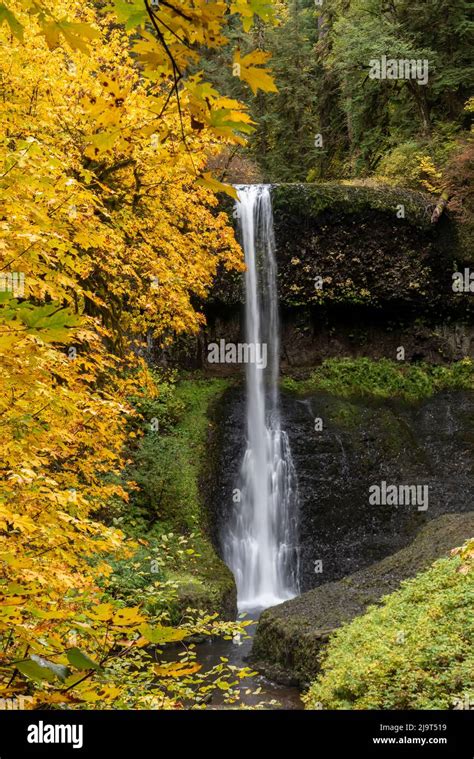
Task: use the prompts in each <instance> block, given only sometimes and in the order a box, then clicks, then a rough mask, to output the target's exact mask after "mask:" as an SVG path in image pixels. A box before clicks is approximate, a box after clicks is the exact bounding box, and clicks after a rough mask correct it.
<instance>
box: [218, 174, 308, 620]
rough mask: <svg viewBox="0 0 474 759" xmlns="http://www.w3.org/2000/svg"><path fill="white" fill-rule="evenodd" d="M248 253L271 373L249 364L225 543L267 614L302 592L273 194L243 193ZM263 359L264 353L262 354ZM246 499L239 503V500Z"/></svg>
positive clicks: (250, 286)
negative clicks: (285, 425) (285, 412)
mask: <svg viewBox="0 0 474 759" xmlns="http://www.w3.org/2000/svg"><path fill="white" fill-rule="evenodd" d="M237 192H238V197H239V200H238V202H237V204H236V215H237V218H238V220H239V227H240V233H241V239H242V247H243V249H244V253H245V262H246V265H247V271H246V274H245V294H246V298H245V342H246V344H247V345H250V346H255V347H256V346H259V348H260V349H262V352H263V349H266V354H265V353H263V355H266V356H267V361H266V366H265V367H264V366H263V364H262V363H261V364H260V366H259V365H258V362H255V361H254V362H248V363H247V364H246V404H247V408H246V413H247V447H246V451H245V454H244V457H243V461H242V465H241V471H240V481H239V483H238V484H239V487H238V489H237V491H236V492H237V496H238V497H237V502H236V503H234V504H233V507H234V508H233V512H232V517H231V519H230V523H229V525H228V527H227V533H226V536H225V538H224V546H223V549H224V559H225V561H226V563H227V565H228V566H229V567H230V569H231V570H232V572H233V574H234V577H235V581H236V585H237V596H238V605H239V609H256V608H266V607H268V606H273V605H275V604H277V603H281V601H284V600H286V599H288V598H292V597H293V596H295V595H296V594H297V592H298V551H297V546H296V528H297V510H298V488H297V479H296V473H295V468H294V465H293V461H292V458H291V451H290V445H289V441H288V436H287V434H286V432H285V431H284V430H283V429H282V427H281V420H280V397H279V389H278V377H279V356H280V330H279V319H278V293H277V283H276V274H277V269H276V260H275V238H274V231H273V215H272V203H271V193H270V187H268V186H266V185H249V186H239V187H237ZM256 352H257V351H256ZM239 496H240V500H239Z"/></svg>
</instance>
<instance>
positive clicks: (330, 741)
mask: <svg viewBox="0 0 474 759" xmlns="http://www.w3.org/2000/svg"><path fill="white" fill-rule="evenodd" d="M473 727H474V720H473V713H472V712H469V711H461V710H460V711H423V712H402V711H399V712H393V711H357V712H355V711H350V712H349V711H348V712H340V711H339V712H329V711H312V712H311V711H306V712H302V711H254V712H250V711H175V712H164V711H150V712H144V711H137V712H131V711H127V712H123V711H101V712H99V711H10V712H9V711H2V712H0V759H23V757H30V756H47V757H66V756H77V757H82V756H97V755H98V753H99V752H100V753H102V752H103V751H107V752H113V756H114V757H130V756H133V757H135V756H138V755H140V754H142V753H143V754H144V753H147V752H149V751H150V750H151V749H153V748H154V749H156V752H157V753H158V754H162V753H163V752H166V753H170V751H169V749H170V748H171V747H172V746H174V747H175V749H176V750H178V751H179V753H180V755H182V752H183V751H189V752H193V751H195V750H196V748H200V749H201V750H203V751H206V750H211V751H212V752H213V753H214V752H215V751H216V749H217V750H218V751H222V753H223V755H225V754H226V753H228V750H229V749H230V748H231V749H233V750H237V751H239V752H240V751H242V753H243V755H245V754H247V755H248V751H249V750H251V751H252V755H253V756H255V753H256V751H258V750H259V749H261V750H262V752H265V755H268V752H269V749H270V747H271V746H272V745H276V746H279V748H280V749H283V747H284V746H285V745H288V740H289V739H290V741H294V746H295V749H296V750H298V747H300V750H301V751H302V752H303V751H304V753H307V750H308V748H311V755H312V756H314V757H317V756H329V755H331V754H332V753H333V751H334V755H339V753H340V752H348V753H347V756H353V755H359V754H360V755H361V756H362V757H364V756H375V757H376V756H381V757H383V756H387V757H391V756H419V757H453V759H473V757H474V739H473V732H474V731H473ZM53 741H55V742H53ZM170 744H171V745H170ZM166 746H168V747H169V748H168V750H167V749H166V748H165V747H166ZM304 746H306V749H304V748H303V747H304ZM328 751H329V752H330V753H328ZM172 753H173V752H172ZM109 755H112V754H110V753H109Z"/></svg>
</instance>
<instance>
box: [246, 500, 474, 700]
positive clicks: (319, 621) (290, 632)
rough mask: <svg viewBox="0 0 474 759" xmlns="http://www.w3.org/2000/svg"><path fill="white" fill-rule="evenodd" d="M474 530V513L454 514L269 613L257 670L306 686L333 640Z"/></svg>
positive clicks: (256, 651)
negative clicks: (343, 627) (392, 551)
mask: <svg viewBox="0 0 474 759" xmlns="http://www.w3.org/2000/svg"><path fill="white" fill-rule="evenodd" d="M473 531H474V512H470V513H467V514H449V515H444V516H442V517H439V518H438V519H436V520H434V521H432V522H430V523H429V524H427V525H426V526H425V527H424V528H423V529H422V530H421V532H420V533H419V534H418V536H417V537H416V539H415V540H414V542H413V543H412V544H411V545H409V546H407V547H406V548H404V549H402V550H401V551H398V552H397V553H395V554H394V555H392V556H389V557H387V558H385V559H383V560H382V561H380V562H377V563H376V564H373V565H371V566H370V567H367V568H366V569H362V570H360V571H358V572H355V573H354V574H352V575H349V576H348V577H345V578H344V579H342V580H339V581H338V582H330V583H326V584H325V585H321V586H320V587H319V588H315V589H313V590H310V591H308V592H307V593H303V594H302V595H301V596H299V597H298V598H294V599H292V600H291V601H286V602H285V603H283V604H280V605H279V606H274V607H272V608H271V609H267V610H266V611H265V612H264V613H263V614H262V616H261V617H260V621H259V624H258V628H257V632H256V636H255V640H254V645H253V649H252V666H255V667H256V668H257V669H259V670H261V671H263V672H265V674H266V675H268V676H269V677H271V678H274V679H277V680H280V681H282V682H292V683H298V684H300V685H306V684H308V683H310V682H311V681H312V680H314V678H315V677H316V675H317V674H318V672H319V671H320V666H321V656H322V654H323V651H324V648H325V646H326V645H327V643H328V640H329V639H330V638H331V635H332V634H333V633H334V631H335V630H336V629H338V628H339V627H340V626H341V625H343V624H345V623H347V622H349V621H350V620H352V619H354V618H355V617H358V616H360V615H361V614H363V613H364V612H365V610H366V609H367V608H368V606H370V605H371V604H375V603H378V602H379V601H380V599H381V598H382V596H385V595H387V594H389V593H392V592H393V591H395V590H397V588H398V587H399V586H400V583H401V581H402V580H405V579H407V578H409V577H414V576H415V575H416V574H417V573H418V572H421V571H422V570H424V569H426V568H427V567H429V566H430V564H432V562H433V561H435V560H436V559H438V558H440V557H442V556H444V555H447V554H448V553H449V551H450V550H451V549H452V548H453V547H455V546H458V545H462V544H463V543H464V542H465V541H466V540H467V539H469V538H470V537H471V535H472V534H473Z"/></svg>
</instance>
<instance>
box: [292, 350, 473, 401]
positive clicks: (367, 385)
mask: <svg viewBox="0 0 474 759" xmlns="http://www.w3.org/2000/svg"><path fill="white" fill-rule="evenodd" d="M282 387H283V389H285V390H287V391H288V392H292V393H296V394H298V395H309V394H311V393H314V392H327V393H331V394H333V395H337V396H342V397H350V396H363V397H372V398H380V399H386V398H402V399H404V400H407V401H417V400H421V399H423V398H427V397H429V396H431V395H433V394H434V393H436V392H439V391H441V390H461V389H464V390H465V389H471V390H472V389H473V388H474V372H473V362H472V361H471V360H470V359H468V358H465V359H463V360H462V361H458V362H456V363H454V364H451V366H439V365H431V364H403V363H400V362H396V361H390V360H389V359H380V360H379V361H374V360H372V359H369V358H365V357H363V358H356V359H349V358H341V359H339V358H337V359H327V360H326V361H324V362H323V364H322V365H321V366H320V367H318V368H317V369H316V370H315V371H313V372H312V374H311V376H310V377H309V378H307V379H304V380H295V379H293V378H284V379H283V380H282Z"/></svg>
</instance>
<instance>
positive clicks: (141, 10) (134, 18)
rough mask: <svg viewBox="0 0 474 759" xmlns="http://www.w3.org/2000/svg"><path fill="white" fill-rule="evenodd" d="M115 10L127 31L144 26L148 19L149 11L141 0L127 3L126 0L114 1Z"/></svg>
mask: <svg viewBox="0 0 474 759" xmlns="http://www.w3.org/2000/svg"><path fill="white" fill-rule="evenodd" d="M114 9H115V13H116V14H117V18H118V20H119V21H121V22H122V23H123V24H125V28H126V29H127V31H129V30H130V29H133V28H134V27H136V26H143V25H144V24H145V22H146V20H147V18H148V13H147V10H146V8H145V6H144V3H143V2H142V1H141V0H133V2H131V3H127V2H126V1H125V0H114Z"/></svg>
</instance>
